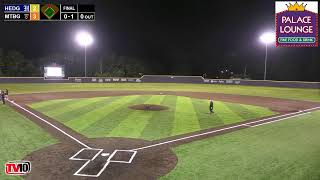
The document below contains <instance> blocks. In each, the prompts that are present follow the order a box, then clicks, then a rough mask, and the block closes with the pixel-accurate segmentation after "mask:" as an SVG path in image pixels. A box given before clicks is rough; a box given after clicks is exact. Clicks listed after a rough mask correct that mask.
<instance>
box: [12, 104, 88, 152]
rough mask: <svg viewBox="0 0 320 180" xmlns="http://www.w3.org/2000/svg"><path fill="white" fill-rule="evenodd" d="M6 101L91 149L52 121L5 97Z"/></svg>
mask: <svg viewBox="0 0 320 180" xmlns="http://www.w3.org/2000/svg"><path fill="white" fill-rule="evenodd" d="M7 101H9V102H10V103H11V104H13V105H15V106H16V107H18V108H20V109H22V110H24V111H25V112H27V113H29V114H31V115H32V116H34V117H36V118H38V119H40V120H41V121H43V122H45V123H47V124H48V125H50V126H51V127H53V128H55V129H56V130H58V131H60V132H62V133H63V134H64V135H66V136H68V137H69V138H71V139H73V140H74V141H76V142H77V143H79V144H81V145H82V146H84V147H86V148H89V149H91V147H89V146H88V145H86V144H84V143H83V142H81V141H79V140H78V139H76V138H75V137H73V136H71V135H70V134H68V133H66V132H64V131H63V130H62V129H60V128H58V127H57V126H55V125H53V124H52V123H50V122H48V121H47V120H45V119H43V118H41V117H40V116H38V115H36V114H34V113H33V112H31V111H29V110H28V109H26V108H24V107H22V106H20V105H19V104H17V103H15V102H14V101H10V100H8V99H7Z"/></svg>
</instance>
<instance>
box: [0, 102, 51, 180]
mask: <svg viewBox="0 0 320 180" xmlns="http://www.w3.org/2000/svg"><path fill="white" fill-rule="evenodd" d="M55 143H57V140H56V139H54V138H52V137H51V136H50V135H48V134H47V133H46V132H44V131H43V130H42V129H41V128H40V127H38V126H37V125H35V124H34V123H33V122H31V121H30V120H28V119H27V118H25V117H23V116H22V115H20V114H18V113H17V112H15V111H14V110H13V109H11V108H10V107H8V106H3V105H0V144H1V146H0V179H20V178H19V177H13V176H6V175H5V174H4V172H5V171H4V165H5V163H6V162H7V161H12V160H22V158H23V157H25V156H26V155H27V154H29V153H31V152H33V151H35V150H38V149H41V148H43V147H46V146H49V145H52V144H55Z"/></svg>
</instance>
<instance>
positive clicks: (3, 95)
mask: <svg viewBox="0 0 320 180" xmlns="http://www.w3.org/2000/svg"><path fill="white" fill-rule="evenodd" d="M1 101H2V104H6V102H5V94H4V91H2V90H1Z"/></svg>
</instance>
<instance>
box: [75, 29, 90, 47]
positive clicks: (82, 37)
mask: <svg viewBox="0 0 320 180" xmlns="http://www.w3.org/2000/svg"><path fill="white" fill-rule="evenodd" d="M76 41H77V43H78V44H79V45H81V46H85V47H86V46H89V45H91V44H92V43H93V37H92V36H91V34H89V33H87V32H79V33H78V34H77V35H76Z"/></svg>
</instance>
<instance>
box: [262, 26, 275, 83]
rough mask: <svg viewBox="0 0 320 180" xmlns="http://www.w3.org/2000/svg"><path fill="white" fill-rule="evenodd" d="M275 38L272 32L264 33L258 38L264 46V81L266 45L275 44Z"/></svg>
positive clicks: (266, 55) (266, 58)
mask: <svg viewBox="0 0 320 180" xmlns="http://www.w3.org/2000/svg"><path fill="white" fill-rule="evenodd" d="M275 38H276V37H275V35H274V33H272V32H266V33H263V34H262V35H261V36H260V41H261V42H262V43H264V44H265V45H266V54H265V57H264V76H263V79H264V80H266V79H267V61H268V44H271V43H273V42H275Z"/></svg>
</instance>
